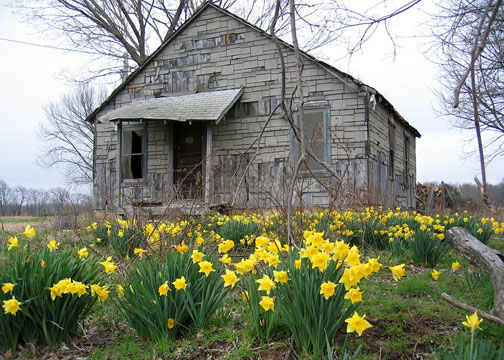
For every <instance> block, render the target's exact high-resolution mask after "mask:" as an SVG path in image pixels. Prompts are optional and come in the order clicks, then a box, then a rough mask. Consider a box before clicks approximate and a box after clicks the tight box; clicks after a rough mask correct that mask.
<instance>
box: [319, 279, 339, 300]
mask: <svg viewBox="0 0 504 360" xmlns="http://www.w3.org/2000/svg"><path fill="white" fill-rule="evenodd" d="M336 286H337V285H336V284H335V283H333V282H332V281H324V282H323V283H322V285H320V294H321V295H324V299H326V300H327V299H329V298H330V297H331V296H333V295H334V291H335V289H336Z"/></svg>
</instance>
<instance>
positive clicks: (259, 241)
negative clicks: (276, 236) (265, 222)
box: [255, 236, 270, 248]
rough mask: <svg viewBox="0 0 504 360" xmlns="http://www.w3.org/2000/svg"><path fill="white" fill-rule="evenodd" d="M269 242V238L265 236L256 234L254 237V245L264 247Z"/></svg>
mask: <svg viewBox="0 0 504 360" xmlns="http://www.w3.org/2000/svg"><path fill="white" fill-rule="evenodd" d="M269 242H270V239H269V238H268V237H266V236H258V237H256V239H255V243H256V247H259V248H260V247H265V246H267V245H268V243H269Z"/></svg>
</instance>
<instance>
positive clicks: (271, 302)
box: [259, 296, 275, 311]
mask: <svg viewBox="0 0 504 360" xmlns="http://www.w3.org/2000/svg"><path fill="white" fill-rule="evenodd" d="M259 305H261V306H262V308H263V309H264V311H268V310H271V311H274V310H275V299H273V298H272V297H269V296H262V297H261V301H259Z"/></svg>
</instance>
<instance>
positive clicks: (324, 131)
mask: <svg viewBox="0 0 504 360" xmlns="http://www.w3.org/2000/svg"><path fill="white" fill-rule="evenodd" d="M329 119H330V108H329V106H328V105H325V104H314V105H310V104H309V103H306V104H305V106H304V108H303V122H304V137H305V141H306V147H307V149H311V152H312V153H313V154H314V155H315V156H316V157H317V159H319V160H322V161H325V162H327V163H329V162H330V156H329V150H328V146H329V143H330V141H329V129H328V127H329ZM296 121H297V126H298V127H299V125H300V123H299V122H300V116H299V114H298V116H297V119H296ZM298 134H299V131H298ZM293 143H294V160H295V163H297V161H298V160H299V157H300V156H301V143H300V142H299V141H297V139H296V137H295V136H294V139H293ZM307 165H308V167H306V165H302V166H301V170H308V169H310V170H311V171H314V170H323V169H324V166H322V165H321V164H320V162H318V161H317V160H315V159H314V158H312V157H311V156H308V158H307Z"/></svg>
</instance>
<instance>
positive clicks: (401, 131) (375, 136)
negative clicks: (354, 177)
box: [369, 102, 416, 208]
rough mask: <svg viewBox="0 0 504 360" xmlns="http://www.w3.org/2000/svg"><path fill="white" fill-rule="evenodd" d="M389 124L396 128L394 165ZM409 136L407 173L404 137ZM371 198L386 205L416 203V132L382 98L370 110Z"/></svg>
mask: <svg viewBox="0 0 504 360" xmlns="http://www.w3.org/2000/svg"><path fill="white" fill-rule="evenodd" d="M389 124H390V125H391V126H392V127H393V128H394V129H395V136H394V139H395V142H394V162H393V165H394V168H393V169H392V168H391V163H390V145H389V136H390V133H389ZM405 136H406V137H408V139H409V155H410V156H409V164H408V170H407V176H405V174H406V173H405V168H404V165H405V162H404V160H405V158H404V138H405ZM369 138H370V139H369V144H370V145H369V148H370V152H369V184H370V199H372V201H373V200H374V202H375V203H376V204H382V205H385V206H397V205H399V206H402V207H411V208H414V207H415V205H416V199H415V187H416V162H415V159H416V135H415V134H413V132H412V131H411V130H410V129H409V128H408V127H406V126H405V125H404V124H403V123H402V122H401V121H399V119H398V117H397V115H396V114H395V113H394V112H392V111H390V110H389V109H387V108H386V107H385V106H384V105H383V104H382V103H380V102H378V104H376V107H375V109H374V110H373V109H372V108H370V110H369Z"/></svg>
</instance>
